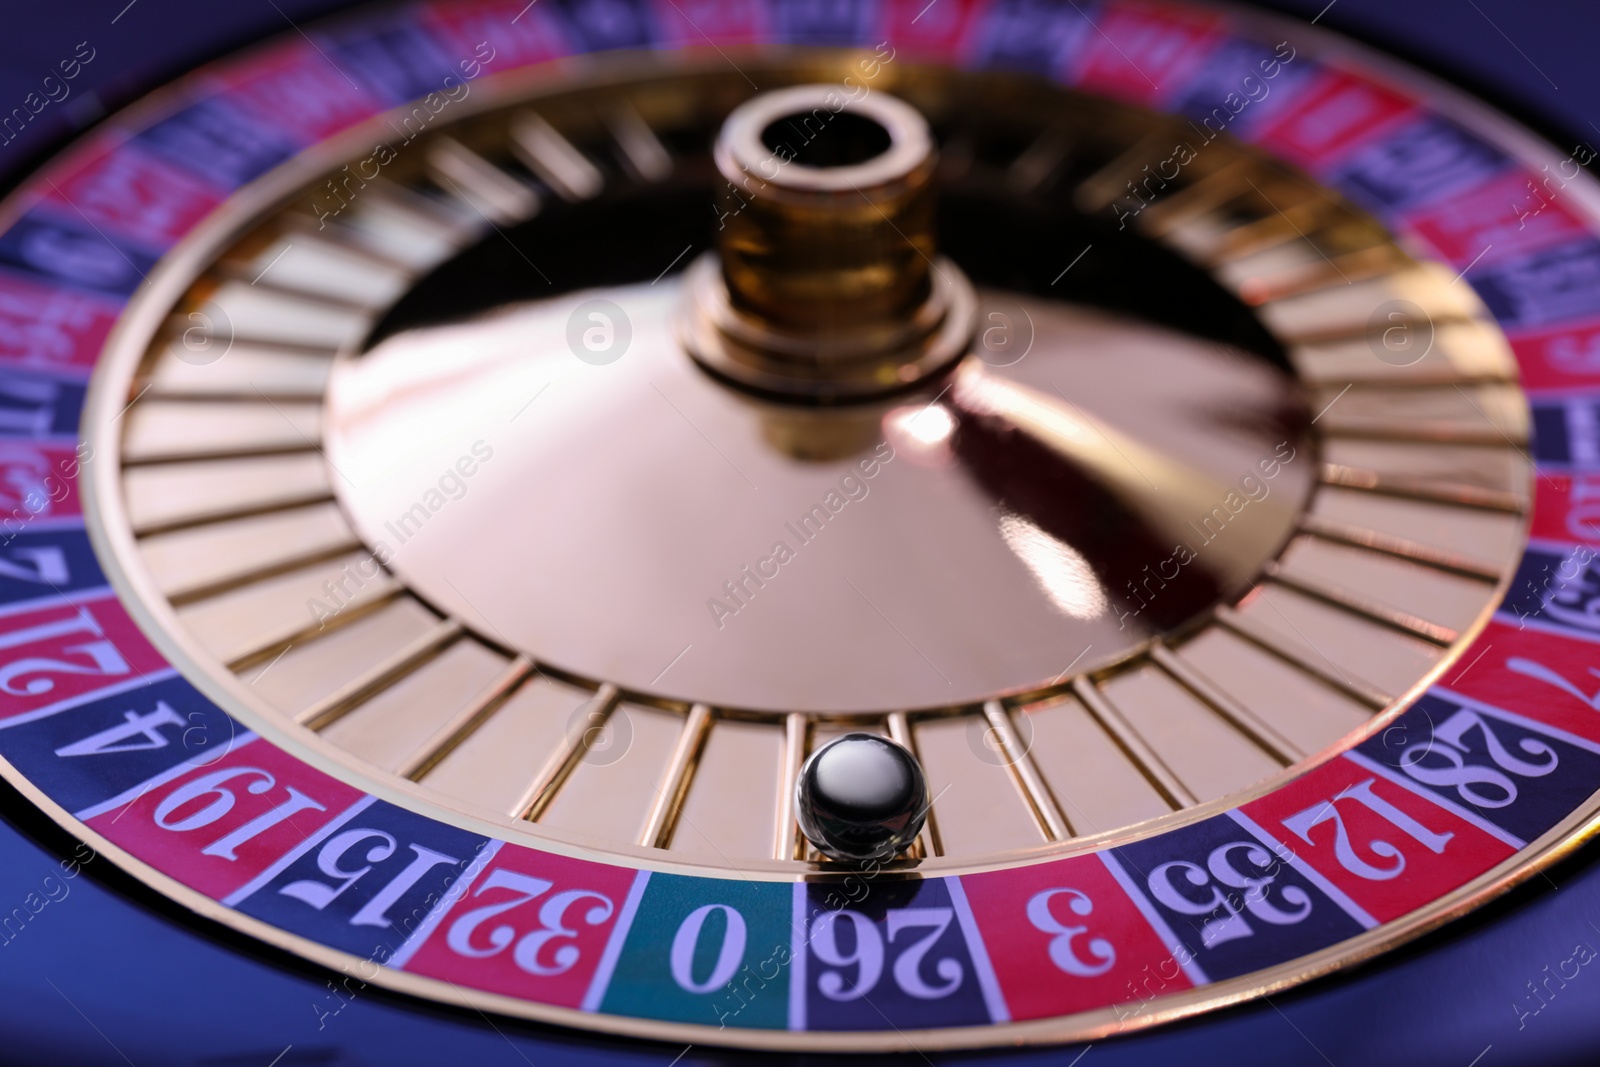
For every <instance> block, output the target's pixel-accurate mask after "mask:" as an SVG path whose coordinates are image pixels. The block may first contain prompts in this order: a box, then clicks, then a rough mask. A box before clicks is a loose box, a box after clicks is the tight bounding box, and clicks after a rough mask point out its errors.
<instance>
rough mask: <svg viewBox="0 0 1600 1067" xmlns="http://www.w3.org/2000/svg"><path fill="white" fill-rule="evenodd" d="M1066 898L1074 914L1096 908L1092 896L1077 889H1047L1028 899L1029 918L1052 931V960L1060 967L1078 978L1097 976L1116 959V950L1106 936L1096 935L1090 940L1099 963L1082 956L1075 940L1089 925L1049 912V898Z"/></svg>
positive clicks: (1038, 927)
mask: <svg viewBox="0 0 1600 1067" xmlns="http://www.w3.org/2000/svg"><path fill="white" fill-rule="evenodd" d="M1063 894H1064V895H1065V896H1066V897H1067V907H1068V909H1070V910H1071V912H1072V913H1073V914H1074V915H1088V914H1089V913H1090V912H1091V911H1093V910H1094V904H1093V903H1092V902H1091V901H1090V900H1089V895H1088V894H1087V893H1084V892H1082V891H1081V890H1077V889H1066V888H1061V889H1046V890H1045V891H1044V892H1042V893H1035V894H1034V895H1033V897H1032V899H1030V900H1029V901H1028V921H1029V922H1030V923H1032V924H1033V928H1034V929H1035V930H1038V931H1040V932H1041V933H1046V934H1051V935H1052V936H1051V938H1050V962H1051V963H1054V964H1055V965H1056V966H1057V967H1059V968H1060V969H1061V970H1062V972H1063V973H1066V974H1070V975H1073V976H1074V977H1077V978H1093V977H1094V976H1095V975H1099V974H1105V973H1106V972H1107V971H1109V970H1110V969H1111V968H1112V966H1113V965H1114V964H1115V963H1116V962H1117V952H1116V949H1114V948H1112V947H1111V942H1109V941H1107V940H1106V939H1105V938H1103V937H1096V938H1094V939H1092V940H1091V941H1090V942H1089V943H1088V946H1087V947H1088V949H1089V955H1091V956H1093V957H1094V958H1095V959H1096V960H1098V961H1099V962H1097V963H1096V962H1090V961H1089V960H1085V959H1082V958H1081V957H1079V955H1078V953H1077V950H1076V949H1075V948H1074V947H1073V944H1072V942H1073V941H1074V940H1075V939H1076V938H1077V937H1078V936H1079V935H1080V934H1086V933H1088V932H1089V928H1088V927H1087V926H1067V925H1066V924H1064V923H1063V922H1061V920H1059V919H1057V918H1056V917H1055V916H1054V915H1052V914H1050V901H1051V900H1053V899H1054V898H1056V897H1058V896H1062V895H1063Z"/></svg>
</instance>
